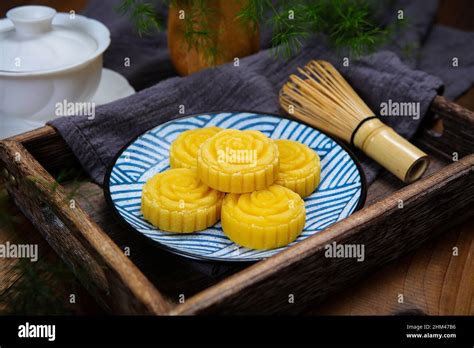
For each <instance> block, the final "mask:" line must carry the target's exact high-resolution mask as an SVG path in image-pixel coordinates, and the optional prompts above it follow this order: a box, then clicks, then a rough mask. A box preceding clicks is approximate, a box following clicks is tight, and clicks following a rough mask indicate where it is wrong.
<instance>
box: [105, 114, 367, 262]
mask: <svg viewBox="0 0 474 348" xmlns="http://www.w3.org/2000/svg"><path fill="white" fill-rule="evenodd" d="M224 113H230V114H236V113H249V114H256V115H262V116H263V115H267V116H273V117H277V118H281V119H287V120H290V121H296V122H299V123H301V124H304V125H306V126H308V127H311V128H313V129H315V130H317V131H318V132H320V133H322V134H324V135H325V136H327V137H328V138H330V139H331V140H333V141H334V142H335V143H336V144H338V145H339V146H340V147H342V149H343V150H345V151H346V152H347V154H348V155H349V156H350V157H351V159H352V161H353V162H354V163H355V165H356V167H357V170H358V172H359V175H360V179H361V180H360V181H361V193H360V197H359V201H358V202H357V205H356V207H355V209H354V211H353V212H352V213H351V215H352V214H354V213H355V212H357V211H358V210H361V209H362V208H363V207H364V205H365V201H366V199H367V179H366V176H365V173H364V170H363V169H362V165H361V162H360V160H359V159H358V158H357V156H356V155H355V154H354V152H353V151H352V150H351V149H350V148H349V147H348V146H347V145H346V144H344V143H343V142H342V141H341V140H339V139H336V138H334V137H333V136H331V135H329V134H327V133H326V132H324V131H322V130H320V129H319V128H316V127H314V126H312V125H310V124H308V123H306V122H304V121H301V120H299V119H297V118H293V117H290V116H288V115H279V114H275V113H270V112H262V111H248V110H246V111H242V110H240V111H209V112H198V113H193V114H189V115H183V116H181V117H177V118H173V119H169V120H167V121H164V122H160V123H157V124H156V125H154V126H153V127H151V128H148V129H147V130H145V131H143V132H142V133H140V134H139V135H137V136H135V137H134V138H133V139H132V140H130V141H129V142H127V143H126V144H125V145H123V146H122V148H121V149H120V150H119V151H118V152H117V154H116V155H115V156H114V158H113V159H112V160H111V161H110V163H109V164H108V165H107V170H106V172H105V176H104V183H103V190H104V196H105V200H106V202H107V205H108V206H109V208H111V209H112V211H113V213H114V215H115V216H116V217H117V218H118V219H119V224H120V225H123V226H124V228H126V229H127V230H130V231H133V233H135V234H137V235H139V236H140V237H141V238H143V239H144V240H145V241H147V242H149V243H152V245H154V246H155V247H158V248H159V249H162V250H164V251H166V252H169V253H172V254H174V255H179V256H184V257H186V258H188V259H193V260H196V261H203V262H210V263H216V262H219V263H223V264H226V263H249V262H250V263H252V262H253V263H254V262H258V261H263V260H265V259H268V258H269V257H262V258H258V257H256V258H248V259H237V258H236V259H220V258H215V257H205V256H197V255H195V254H192V253H189V252H186V251H182V250H178V249H174V248H172V247H170V246H168V245H166V244H163V243H161V242H158V241H156V240H154V239H152V238H149V237H147V236H146V235H145V234H143V233H141V232H140V231H138V230H137V229H135V228H134V227H133V226H131V225H130V224H129V223H128V222H127V220H125V218H124V217H123V216H122V215H121V214H120V212H119V211H118V209H117V207H116V206H115V204H114V202H113V200H112V195H111V193H110V178H111V175H112V171H113V169H114V168H115V164H116V163H117V161H118V159H119V158H120V156H122V154H123V153H124V152H125V151H126V150H127V149H128V147H129V146H130V145H131V144H133V143H134V142H135V141H136V140H137V139H138V138H139V137H141V136H142V135H144V134H146V133H148V132H150V131H152V130H153V129H155V128H156V127H158V126H161V125H163V124H166V123H169V122H173V121H177V120H181V119H186V118H192V117H197V116H202V115H216V114H224ZM349 216H350V215H349ZM323 231H324V230H323ZM308 238H311V236H309V237H308ZM306 239H307V238H306ZM306 239H305V240H306ZM302 242H303V241H302ZM282 251H284V250H282ZM273 256H275V255H272V256H270V258H271V257H273Z"/></svg>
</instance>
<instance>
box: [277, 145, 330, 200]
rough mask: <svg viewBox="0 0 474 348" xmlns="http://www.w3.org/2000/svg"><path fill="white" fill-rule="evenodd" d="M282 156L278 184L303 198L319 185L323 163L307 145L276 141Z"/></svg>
mask: <svg viewBox="0 0 474 348" xmlns="http://www.w3.org/2000/svg"><path fill="white" fill-rule="evenodd" d="M275 143H276V144H277V146H278V153H279V156H280V172H279V174H278V179H277V180H276V181H275V183H276V184H278V185H282V186H285V187H287V188H289V189H290V190H292V191H294V192H296V193H297V194H299V195H300V196H301V197H302V198H305V197H307V196H309V195H310V194H311V193H313V192H314V190H315V189H316V187H318V185H319V180H320V176H321V162H320V160H319V156H318V154H317V153H316V152H314V151H313V150H312V149H311V148H309V147H308V146H306V145H305V144H301V143H299V142H297V141H293V140H283V139H281V140H275Z"/></svg>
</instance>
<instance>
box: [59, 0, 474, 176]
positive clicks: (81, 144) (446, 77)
mask: <svg viewBox="0 0 474 348" xmlns="http://www.w3.org/2000/svg"><path fill="white" fill-rule="evenodd" d="M388 3H389V4H390V5H391V6H388ZM116 4H117V1H91V2H90V5H89V7H88V8H87V9H86V10H85V12H84V14H85V15H86V16H89V17H93V18H96V19H98V20H100V21H102V22H104V23H105V24H106V25H107V26H108V27H109V29H110V30H111V32H112V45H111V47H110V48H109V50H108V51H107V52H106V54H105V66H106V67H108V68H110V69H113V70H115V71H117V72H120V73H121V74H123V75H124V76H126V77H127V78H128V80H129V81H130V83H131V84H132V85H133V86H134V87H135V88H136V89H137V90H139V92H138V93H137V94H135V95H132V96H130V97H127V98H124V99H122V100H118V101H116V102H113V103H110V104H107V105H104V106H101V107H98V108H97V110H96V117H95V118H94V119H93V120H89V119H88V118H87V117H82V116H70V117H63V118H59V119H56V120H54V121H52V122H50V124H51V125H52V126H54V127H55V128H56V129H57V130H58V131H59V133H60V134H61V136H62V137H63V138H64V139H65V141H66V142H67V144H68V145H69V146H70V147H71V149H72V151H73V152H74V154H75V155H76V157H77V158H78V159H79V161H80V163H81V164H82V166H83V167H84V169H85V170H86V171H87V173H88V174H90V176H91V178H92V179H93V180H95V181H96V182H97V183H99V184H102V183H103V180H104V175H105V173H106V171H107V168H108V167H109V166H110V165H111V161H112V159H113V158H114V156H115V155H116V154H117V153H118V151H119V150H120V149H121V148H122V147H123V146H124V145H125V144H127V143H128V142H129V141H131V140H132V139H134V138H135V137H137V136H138V135H140V134H141V133H143V132H144V131H146V130H147V129H150V128H152V127H153V126H156V125H158V124H160V123H162V122H165V121H168V120H171V119H174V118H178V117H180V116H182V115H180V114H179V112H178V110H179V109H178V108H179V106H180V105H184V107H185V112H186V114H194V113H199V112H211V111H229V110H230V111H235V110H245V111H248V110H253V111H260V112H269V113H281V110H280V109H279V104H278V92H279V90H280V88H281V86H282V85H283V84H284V83H285V82H286V80H287V79H288V76H289V75H290V74H292V73H294V72H296V68H297V67H298V66H303V65H305V64H306V63H307V62H308V61H309V60H311V59H326V60H329V61H331V62H332V63H333V64H335V65H336V67H337V68H338V69H339V70H340V71H341V73H342V74H343V75H344V76H345V77H346V79H347V80H348V81H349V82H350V84H351V85H352V86H353V87H354V88H355V89H356V91H357V92H358V93H359V94H360V95H361V97H362V98H363V99H364V100H365V101H366V102H367V104H368V105H369V106H370V107H371V108H372V110H374V112H375V113H377V112H378V110H380V105H381V103H383V102H387V101H388V100H392V101H399V102H419V103H420V114H421V117H420V118H419V119H414V118H412V117H387V118H385V119H383V121H385V122H386V123H388V124H389V125H391V126H392V127H393V128H394V129H395V130H396V131H398V132H399V133H400V134H402V135H403V136H405V137H407V138H410V137H412V136H413V135H414V134H415V132H416V131H417V129H418V127H419V125H420V123H421V121H422V119H423V116H425V115H426V114H427V113H428V110H429V106H430V104H431V102H432V101H433V98H434V97H435V96H436V94H437V93H442V92H443V89H444V92H445V95H447V96H448V97H450V98H453V97H457V96H459V95H460V94H461V93H462V92H463V91H465V90H466V89H468V88H469V87H470V86H471V84H472V83H473V82H474V50H472V43H474V33H470V32H469V33H468V32H462V31H459V30H454V29H451V28H446V27H440V26H433V25H432V24H431V23H432V20H433V17H434V15H435V13H436V8H437V5H438V4H437V1H435V0H417V1H407V0H398V1H388V2H387V7H386V8H385V9H384V11H383V13H382V16H381V20H382V21H384V20H385V21H386V22H387V23H389V22H390V18H393V17H394V16H396V13H397V9H403V11H404V15H405V16H406V18H407V20H408V23H409V25H408V26H406V27H405V28H403V29H400V32H399V33H397V40H396V41H394V43H393V44H390V45H386V46H385V47H384V48H383V50H381V51H379V52H376V53H374V54H371V55H368V56H366V57H364V58H362V59H361V60H360V61H358V62H355V61H351V64H350V65H349V66H348V67H343V66H342V65H341V63H342V59H341V56H340V55H339V56H336V55H335V54H333V53H331V49H329V48H328V46H327V45H326V44H325V43H324V40H323V39H322V38H314V39H313V40H312V41H311V42H309V43H308V45H307V46H306V47H305V48H304V49H303V50H302V51H301V52H299V53H298V54H297V55H295V56H294V57H293V58H291V59H289V60H286V61H285V60H282V59H276V58H275V57H274V56H273V55H272V53H271V51H270V49H269V42H270V33H269V31H268V30H263V32H262V50H261V51H260V52H259V53H257V54H255V55H252V56H249V57H246V58H243V59H241V61H240V66H239V67H235V66H234V65H233V64H226V65H222V66H219V67H215V68H210V69H206V70H204V71H201V72H198V73H196V74H193V75H190V76H188V77H177V76H176V72H175V70H174V68H173V66H172V64H171V62H170V58H169V55H168V50H167V45H166V34H165V33H158V34H156V35H153V36H150V37H145V38H140V37H139V36H137V35H136V33H135V32H134V30H133V28H132V27H131V25H130V23H129V21H128V20H127V18H124V17H120V16H118V15H117V14H116V13H115V12H114V10H113V6H115V5H116ZM407 47H408V48H411V49H412V51H413V52H412V53H411V54H408V55H406V51H407ZM399 56H401V57H403V60H402V59H400V58H399ZM125 57H128V58H130V60H131V66H130V67H125V66H124V64H123V62H124V59H125ZM453 57H458V61H459V66H458V67H453V65H452V63H451V62H452V59H453ZM418 69H420V70H418ZM443 81H444V86H443ZM358 157H359V158H360V159H361V161H362V165H363V168H364V171H365V174H366V177H367V181H368V182H369V183H370V182H372V181H373V180H374V178H375V176H376V174H377V173H378V171H379V169H380V168H379V166H378V165H377V164H375V163H373V162H372V161H371V160H370V159H368V158H366V157H365V156H363V154H361V153H358Z"/></svg>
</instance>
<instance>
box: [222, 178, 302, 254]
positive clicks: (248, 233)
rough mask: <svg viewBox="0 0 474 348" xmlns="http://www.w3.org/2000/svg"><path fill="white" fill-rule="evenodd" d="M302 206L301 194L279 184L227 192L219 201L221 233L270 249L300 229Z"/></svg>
mask: <svg viewBox="0 0 474 348" xmlns="http://www.w3.org/2000/svg"><path fill="white" fill-rule="evenodd" d="M305 220H306V210H305V206H304V202H303V200H302V199H301V197H300V196H299V195H298V194H296V193H295V192H293V191H291V190H290V189H287V188H286V187H283V186H280V185H272V186H270V187H268V188H267V189H264V190H260V191H255V192H252V193H244V194H235V193H231V194H227V195H226V196H225V198H224V202H223V204H222V214H221V224H222V229H223V230H224V233H225V234H226V235H227V237H229V238H230V239H231V240H232V241H234V242H235V243H237V244H239V245H241V246H244V247H247V248H252V249H274V248H278V247H282V246H285V245H287V244H289V243H291V242H292V241H294V240H295V239H296V238H297V237H298V236H299V235H300V234H301V231H303V228H304V225H305Z"/></svg>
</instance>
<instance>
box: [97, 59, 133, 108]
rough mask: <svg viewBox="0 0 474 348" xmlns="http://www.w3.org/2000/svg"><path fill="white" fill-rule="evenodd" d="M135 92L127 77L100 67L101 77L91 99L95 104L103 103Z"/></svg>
mask: <svg viewBox="0 0 474 348" xmlns="http://www.w3.org/2000/svg"><path fill="white" fill-rule="evenodd" d="M134 93H135V90H134V89H133V87H132V86H130V84H129V83H128V81H127V79H126V78H125V77H123V76H122V75H120V74H119V73H118V72H115V71H113V70H110V69H106V68H104V69H102V78H101V80H100V83H99V87H98V88H97V92H96V93H95V95H94V97H93V98H92V101H93V102H95V103H96V105H104V104H108V103H111V102H113V101H116V100H119V99H122V98H125V97H128V96H130V95H132V94H134Z"/></svg>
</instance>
